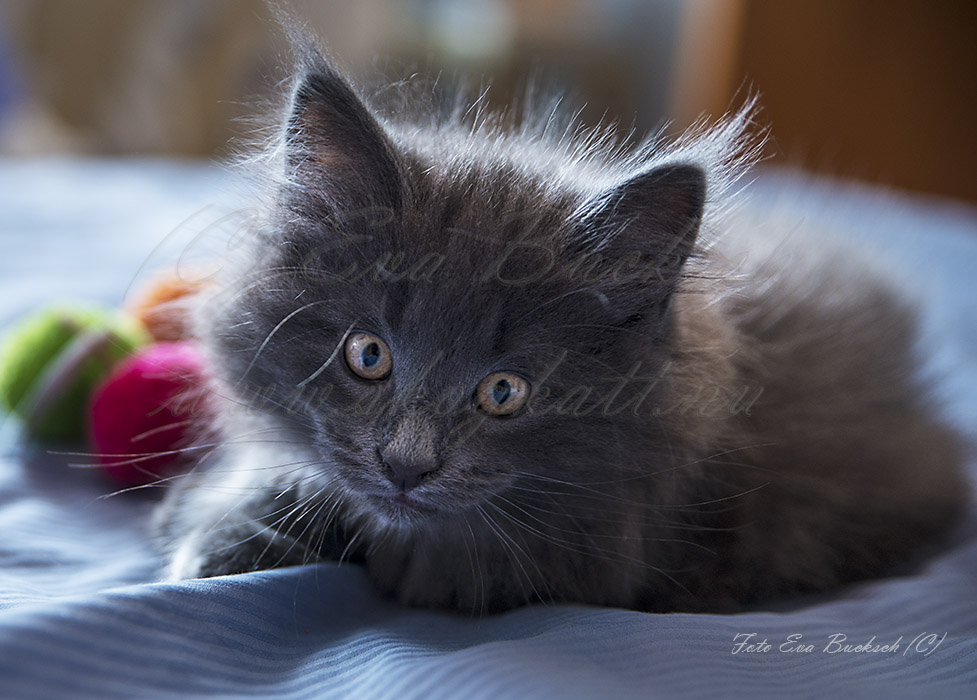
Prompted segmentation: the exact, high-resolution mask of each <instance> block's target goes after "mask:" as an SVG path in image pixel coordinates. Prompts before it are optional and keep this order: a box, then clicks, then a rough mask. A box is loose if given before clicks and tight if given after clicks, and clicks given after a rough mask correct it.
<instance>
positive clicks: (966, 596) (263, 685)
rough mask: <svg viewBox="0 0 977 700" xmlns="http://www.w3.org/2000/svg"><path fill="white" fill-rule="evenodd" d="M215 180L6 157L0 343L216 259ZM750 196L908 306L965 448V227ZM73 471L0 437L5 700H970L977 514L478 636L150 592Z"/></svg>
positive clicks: (791, 187) (335, 580) (926, 208)
mask: <svg viewBox="0 0 977 700" xmlns="http://www.w3.org/2000/svg"><path fill="white" fill-rule="evenodd" d="M233 182H234V181H233V179H232V178H230V177H229V176H227V175H225V174H223V173H221V172H220V171H218V170H215V169H212V168H208V167H205V166H200V165H194V164H180V163H167V162H125V163H116V162H90V161H59V160H56V161H37V162H22V163H17V162H12V161H8V162H0V326H2V325H6V324H8V323H9V322H10V321H12V320H13V319H14V318H16V317H18V316H20V315H23V314H25V313H27V312H29V311H31V310H33V309H36V308H37V307H39V306H41V305H42V304H45V303H48V302H50V301H52V300H56V299H79V298H83V299H92V300H95V301H101V302H104V303H107V304H118V303H119V302H120V301H121V299H122V297H123V296H124V294H125V292H126V289H127V288H128V286H129V284H130V282H131V281H132V279H133V278H134V277H136V276H138V275H139V274H140V272H139V271H140V269H147V268H158V267H161V266H163V265H166V264H171V263H172V261H173V260H174V258H175V257H176V256H178V255H180V254H183V253H184V252H186V251H188V250H189V251H191V254H192V255H199V256H201V257H207V256H208V255H214V254H219V250H216V249H213V248H208V246H214V245H217V244H215V243H214V241H218V240H222V238H221V236H209V235H207V234H209V233H214V232H215V231H217V230H218V229H221V228H222V227H224V226H226V225H228V224H227V220H226V219H223V218H222V217H223V216H224V214H226V213H227V212H229V211H231V207H233V206H235V205H233V204H231V201H232V199H231V195H232V191H233V189H234V188H233ZM753 190H754V193H753V199H752V201H751V203H750V204H749V205H748V206H749V207H751V209H753V210H755V211H757V212H761V213H764V214H766V213H770V214H771V215H776V216H781V217H784V218H785V221H791V220H793V221H795V222H804V223H805V225H807V224H812V225H816V226H823V227H824V228H825V229H830V230H832V231H834V232H835V233H837V234H839V235H844V236H847V237H849V238H850V239H851V240H852V241H853V242H854V243H855V244H857V245H861V246H864V247H868V248H869V249H872V250H874V251H876V252H877V253H878V254H879V255H880V256H883V257H884V258H886V259H887V260H888V261H889V267H888V269H890V270H891V274H893V275H895V276H897V277H898V281H899V284H900V286H901V287H903V288H904V289H905V290H907V292H908V293H910V294H911V295H912V296H915V297H916V298H918V299H919V301H920V303H921V305H922V306H923V309H924V318H925V328H924V346H923V347H924V350H925V354H926V357H927V371H928V373H929V376H931V377H932V378H933V382H935V390H936V393H937V394H938V395H939V396H940V398H941V400H942V401H943V402H944V404H945V405H946V407H947V411H948V414H949V415H950V417H951V419H952V420H954V421H955V422H957V423H958V424H959V425H960V426H961V428H962V429H964V430H965V431H968V432H969V434H970V435H971V436H972V437H973V436H974V435H975V428H977V210H975V209H972V208H968V207H965V206H963V205H958V204H954V203H950V202H941V201H937V200H931V199H924V198H919V197H910V196H906V195H896V194H893V193H886V192H881V191H878V190H874V189H868V188H864V187H855V186H850V185H849V186H840V185H838V184H833V183H825V182H819V181H809V180H806V179H804V178H802V177H799V176H795V175H789V174H785V173H778V172H773V173H767V174H765V175H761V177H760V178H759V180H758V181H757V183H755V185H754V187H753ZM86 461H88V460H86V459H85V458H84V457H77V456H76V457H71V456H64V455H52V454H48V453H45V452H43V451H40V450H37V449H36V448H30V447H29V446H27V445H24V444H23V443H22V442H20V441H18V431H17V425H16V423H15V422H14V421H12V420H7V421H5V422H4V424H3V429H2V437H0V698H61V697H91V698H114V697H119V698H165V697H179V698H190V697H209V698H232V697H260V698H264V697H295V698H304V697H316V698H319V697H343V698H347V697H355V698H359V697H363V698H398V699H399V698H411V697H417V698H435V697H456V698H483V697H484V698H504V697H513V698H558V697H564V698H590V697H593V698H597V697H601V698H606V697H621V698H628V697H635V698H657V697H703V698H714V697H746V696H749V697H772V698H780V697H785V696H787V695H800V696H811V697H825V696H828V695H829V694H833V693H834V691H835V690H836V689H839V688H842V687H843V688H845V689H846V692H845V694H844V696H846V697H847V696H851V695H854V696H856V697H867V698H873V697H878V698H883V697H884V698H902V697H906V698H910V697H934V698H935V697H939V698H952V697H961V698H964V697H966V698H973V697H977V509H973V508H972V509H971V510H970V512H969V514H968V516H967V518H966V519H965V521H964V522H963V523H962V524H961V525H960V526H959V527H958V528H957V530H956V531H955V532H954V534H953V536H952V540H951V542H950V544H949V545H948V546H945V547H943V548H941V549H940V550H939V551H936V552H933V553H931V555H930V556H929V557H927V558H924V559H921V560H920V561H918V562H917V563H916V564H914V565H910V566H907V567H906V568H904V569H903V570H901V571H899V572H896V573H894V574H893V575H892V576H891V577H889V578H886V579H882V580H876V581H872V582H867V583H862V584H859V585H855V586H851V587H848V588H846V589H844V590H842V591H839V592H837V593H835V594H832V595H830V596H825V597H819V598H808V599H804V600H800V601H792V602H791V603H790V604H789V605H780V606H778V607H777V608H776V609H771V608H769V607H768V608H767V609H765V610H762V611H755V612H750V613H746V614H740V615H732V616H722V615H685V614H673V615H649V614H643V613H636V612H630V611H624V610H616V609H600V608H591V607H586V606H571V605H560V606H534V607H529V608H524V609H520V610H516V611H513V612H510V613H507V614H504V615H499V616H494V617H488V618H485V619H481V620H472V619H467V618H463V617H459V616H456V615H453V614H443V613H434V612H426V611H418V610H408V609H403V608H400V607H398V606H397V605H395V604H393V603H391V602H390V601H388V600H385V599H384V598H383V597H381V596H379V595H378V594H377V593H375V592H374V590H373V589H372V587H371V586H370V584H369V582H368V581H367V579H366V577H365V576H364V574H363V572H362V571H360V570H359V569H358V568H357V567H355V566H350V565H344V566H342V567H337V566H336V565H334V564H322V565H317V566H310V567H301V568H291V569H283V570H278V571H272V572H260V573H254V574H247V575H242V576H230V577H225V578H218V579H210V580H201V581H187V582H183V583H157V582H155V581H156V580H157V566H158V562H157V560H156V558H155V556H154V554H153V552H152V548H151V546H150V544H149V541H148V537H147V531H146V528H147V525H146V520H147V514H148V512H149V510H150V509H151V507H152V504H153V498H151V497H148V496H147V495H146V494H140V493H127V494H120V495H117V496H113V497H108V498H106V497H105V496H106V495H107V493H108V490H109V487H107V486H106V485H105V483H104V482H102V481H100V480H99V479H98V478H97V475H96V474H95V473H93V472H92V470H86V469H84V468H71V467H70V466H69V464H73V463H84V462H86ZM975 472H977V464H975V463H973V462H972V463H971V473H972V474H973V473H975ZM150 495H152V494H150ZM846 645H847V648H846ZM859 646H867V649H863V650H859Z"/></svg>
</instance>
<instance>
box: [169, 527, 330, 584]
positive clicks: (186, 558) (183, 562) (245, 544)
mask: <svg viewBox="0 0 977 700" xmlns="http://www.w3.org/2000/svg"><path fill="white" fill-rule="evenodd" d="M313 559H314V558H313ZM308 560H309V556H308V553H307V550H306V549H305V548H304V547H301V546H298V543H296V542H295V541H294V540H291V539H290V538H289V539H286V538H284V537H281V536H276V537H274V538H272V537H269V536H265V535H263V534H262V533H257V534H256V533H254V532H251V531H248V532H238V533H233V532H232V533H223V536H222V537H219V538H217V537H213V536H212V535H211V536H208V535H207V533H193V534H192V535H190V536H188V537H186V538H184V539H183V540H182V541H180V542H179V543H178V545H177V547H176V549H174V550H173V553H172V554H171V556H170V563H169V566H168V567H167V569H166V573H165V575H164V580H166V581H182V580H185V579H191V578H209V577H211V576H226V575H229V574H244V573H248V572H251V571H260V570H262V569H275V568H278V567H282V566H295V565H299V564H305V563H307V562H308Z"/></svg>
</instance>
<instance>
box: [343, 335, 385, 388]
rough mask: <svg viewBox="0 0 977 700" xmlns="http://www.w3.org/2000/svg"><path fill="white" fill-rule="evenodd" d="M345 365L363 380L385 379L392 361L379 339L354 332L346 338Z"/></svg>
mask: <svg viewBox="0 0 977 700" xmlns="http://www.w3.org/2000/svg"><path fill="white" fill-rule="evenodd" d="M346 364H347V365H349V368H350V369H351V370H353V372H354V373H355V374H358V375H359V376H361V377H363V379H386V378H387V376H388V375H389V374H390V370H391V369H392V368H393V364H394V361H393V355H391V354H390V348H389V347H387V344H386V343H385V342H383V341H382V340H380V338H378V337H377V336H375V335H373V334H372V333H364V332H363V331H354V332H353V333H350V334H349V337H348V338H346Z"/></svg>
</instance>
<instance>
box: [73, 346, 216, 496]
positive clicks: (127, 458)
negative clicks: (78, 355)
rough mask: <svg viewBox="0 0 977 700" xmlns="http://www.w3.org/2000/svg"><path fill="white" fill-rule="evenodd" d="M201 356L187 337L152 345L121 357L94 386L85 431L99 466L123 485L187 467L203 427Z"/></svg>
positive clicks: (144, 480)
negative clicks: (123, 357)
mask: <svg viewBox="0 0 977 700" xmlns="http://www.w3.org/2000/svg"><path fill="white" fill-rule="evenodd" d="M204 387H205V373H204V360H203V357H202V355H201V353H200V351H199V349H198V348H197V347H196V346H195V345H194V344H193V343H191V342H188V341H180V342H168V343H156V344H155V345H150V346H148V347H146V348H143V349H142V350H140V351H138V352H136V353H135V354H133V355H131V356H130V357H128V358H127V359H126V360H124V361H123V362H121V363H120V364H119V365H118V366H116V367H115V369H114V370H113V371H112V372H111V374H109V376H108V377H107V378H106V379H105V381H103V382H102V383H101V384H100V385H99V386H98V387H97V388H96V390H95V393H94V395H93V397H92V401H91V404H90V410H89V424H88V426H89V436H90V438H91V445H92V447H93V450H94V452H95V453H96V454H97V455H98V460H99V463H100V464H101V466H102V468H103V471H104V473H105V475H106V476H108V477H109V478H110V479H111V480H112V481H114V482H116V483H118V484H120V485H122V486H141V485H145V484H150V483H153V482H155V481H159V480H160V479H164V478H166V477H169V476H173V475H175V474H179V473H181V472H183V471H186V470H187V469H188V468H189V467H190V466H192V464H193V462H194V460H195V458H196V457H197V456H198V455H196V453H195V452H194V451H193V450H187V449H186V448H187V447H189V446H190V445H191V444H192V442H193V438H194V437H195V436H196V435H198V434H200V433H201V432H202V429H203V428H204V427H205V426H206V423H207V418H206V415H205V413H206V402H205V401H203V400H202V399H203V398H204V393H205V388H204Z"/></svg>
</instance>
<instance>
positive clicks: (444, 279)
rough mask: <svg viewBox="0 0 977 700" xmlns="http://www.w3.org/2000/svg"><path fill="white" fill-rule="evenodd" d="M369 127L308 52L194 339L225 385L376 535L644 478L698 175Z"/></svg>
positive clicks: (548, 147)
mask: <svg viewBox="0 0 977 700" xmlns="http://www.w3.org/2000/svg"><path fill="white" fill-rule="evenodd" d="M565 145H566V144H560V143H555V142H546V141H545V140H544V141H542V142H541V141H539V140H538V139H535V140H534V139H533V138H531V137H530V136H527V135H526V134H523V135H522V136H520V137H513V136H507V135H504V134H502V133H498V132H495V131H493V130H491V129H487V128H482V129H475V130H474V131H469V130H468V129H466V128H465V127H463V126H461V125H454V126H451V125H442V126H430V125H429V126H427V127H423V128H422V127H414V126H411V125H405V124H399V125H398V124H397V123H396V122H395V121H394V120H393V119H390V118H383V117H380V116H378V115H377V114H375V113H374V112H373V111H372V110H371V109H369V108H368V107H366V106H365V104H364V103H363V102H362V101H361V100H360V99H359V97H358V96H357V95H356V93H355V92H354V91H353V89H352V88H351V87H350V85H349V84H348V82H347V81H345V80H344V79H343V78H342V77H341V76H340V75H339V74H338V73H337V72H336V70H335V69H334V68H333V67H332V66H330V65H329V64H328V63H327V62H326V61H325V60H323V59H322V58H321V57H320V56H318V54H315V53H311V54H310V58H308V59H307V60H306V61H305V66H304V68H303V70H302V71H301V74H300V75H299V77H298V78H297V79H296V82H295V84H294V89H293V97H292V101H291V107H290V111H289V114H288V117H287V120H286V124H285V126H284V128H283V133H282V137H281V142H280V145H279V148H278V152H279V154H280V159H279V164H280V168H281V170H282V173H281V175H282V176H281V178H280V180H279V182H278V183H277V185H276V187H277V189H276V194H275V202H274V207H273V211H272V212H271V213H270V214H269V215H268V217H267V222H266V224H265V226H264V231H263V233H261V234H260V235H259V236H258V240H257V241H256V243H255V245H254V246H253V248H252V249H251V251H250V253H249V258H250V263H249V265H250V269H249V270H248V271H247V273H246V274H243V275H241V276H240V278H239V279H233V280H229V281H228V287H227V290H226V293H225V295H224V298H223V299H221V300H219V304H218V305H217V306H215V307H214V309H213V310H212V312H211V314H210V317H209V320H208V323H209V324H210V325H209V327H208V328H207V329H205V332H206V334H207V336H208V339H209V345H210V348H211V351H212V353H213V354H214V357H215V358H220V359H219V360H218V367H219V369H220V374H221V379H222V381H223V383H224V384H225V385H226V387H227V388H228V390H230V391H232V392H236V393H237V396H238V397H239V398H241V399H242V400H243V401H247V402H249V403H251V404H253V405H256V406H257V410H259V411H261V412H263V413H264V414H266V415H267V416H269V417H272V418H273V419H274V420H275V421H276V422H277V423H278V425H280V426H281V427H282V428H284V429H286V430H288V431H290V435H291V438H290V439H294V440H296V441H299V442H301V443H303V444H305V445H307V446H309V447H310V449H311V451H312V454H313V455H314V459H315V463H314V464H313V465H311V466H308V467H305V468H304V471H303V472H302V474H303V475H304V476H303V479H296V480H297V481H301V482H302V483H303V484H304V485H305V487H307V488H313V489H314V488H321V489H326V488H338V489H339V490H341V491H343V492H344V493H345V494H346V496H347V498H348V499H349V501H350V502H351V503H354V504H356V505H357V506H358V507H359V508H360V509H361V510H363V511H365V512H367V513H370V514H371V515H374V516H375V521H376V522H377V523H382V524H384V525H387V526H389V525H398V526H408V525H410V524H413V523H420V522H423V521H426V520H428V518H429V517H430V516H431V515H434V514H450V513H452V512H458V511H463V510H465V509H472V508H477V507H481V506H483V505H484V504H485V503H486V502H488V501H490V500H491V499H493V498H502V499H506V498H508V499H517V498H518V494H519V490H520V489H529V490H531V489H533V488H534V485H535V487H538V486H539V485H540V484H541V483H548V484H550V485H551V486H553V488H554V489H556V488H558V485H559V484H566V483H588V482H589V483H593V482H595V481H602V480H606V481H607V482H608V483H610V482H612V481H614V480H615V479H616V480H618V481H619V482H621V483H624V484H625V486H626V481H627V479H626V476H627V475H630V474H635V473H636V472H638V471H643V470H647V469H648V468H649V466H650V465H653V464H655V462H656V457H657V456H663V455H666V454H667V452H668V450H669V449H673V448H674V446H673V445H670V444H669V436H668V435H666V434H664V428H663V427H662V426H663V421H662V420H660V419H656V418H655V416H654V415H653V410H654V408H655V406H656V401H657V400H658V399H659V397H660V395H661V392H662V391H663V386H664V383H663V381H662V379H663V378H664V377H665V376H666V375H667V369H668V366H669V363H670V361H671V358H672V356H673V354H674V342H673V341H674V338H673V336H674V318H673V316H674V304H673V300H674V298H675V296H676V293H677V290H679V288H680V287H681V285H682V284H684V282H683V274H684V273H683V269H684V268H685V267H687V266H688V264H687V260H688V259H689V257H690V256H693V257H694V256H695V254H696V253H695V241H696V236H697V231H698V229H699V225H700V221H701V218H702V213H703V205H704V202H705V197H706V182H707V180H706V175H705V174H704V172H703V171H702V170H701V169H700V168H699V167H698V166H697V165H695V164H693V163H690V162H687V161H686V162H683V161H682V160H681V159H676V158H673V159H671V160H670V161H668V160H666V162H664V163H663V162H657V163H656V164H649V163H644V164H637V163H632V164H631V165H634V166H635V167H633V168H630V169H629V170H627V171H625V170H622V169H620V168H618V169H613V168H611V167H609V166H608V165H607V163H606V162H605V163H601V162H600V157H599V154H589V155H587V156H586V157H584V156H581V154H580V153H576V154H575V155H573V156H572V157H571V156H566V157H564V156H563V155H562V152H561V149H562V148H564V147H565Z"/></svg>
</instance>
